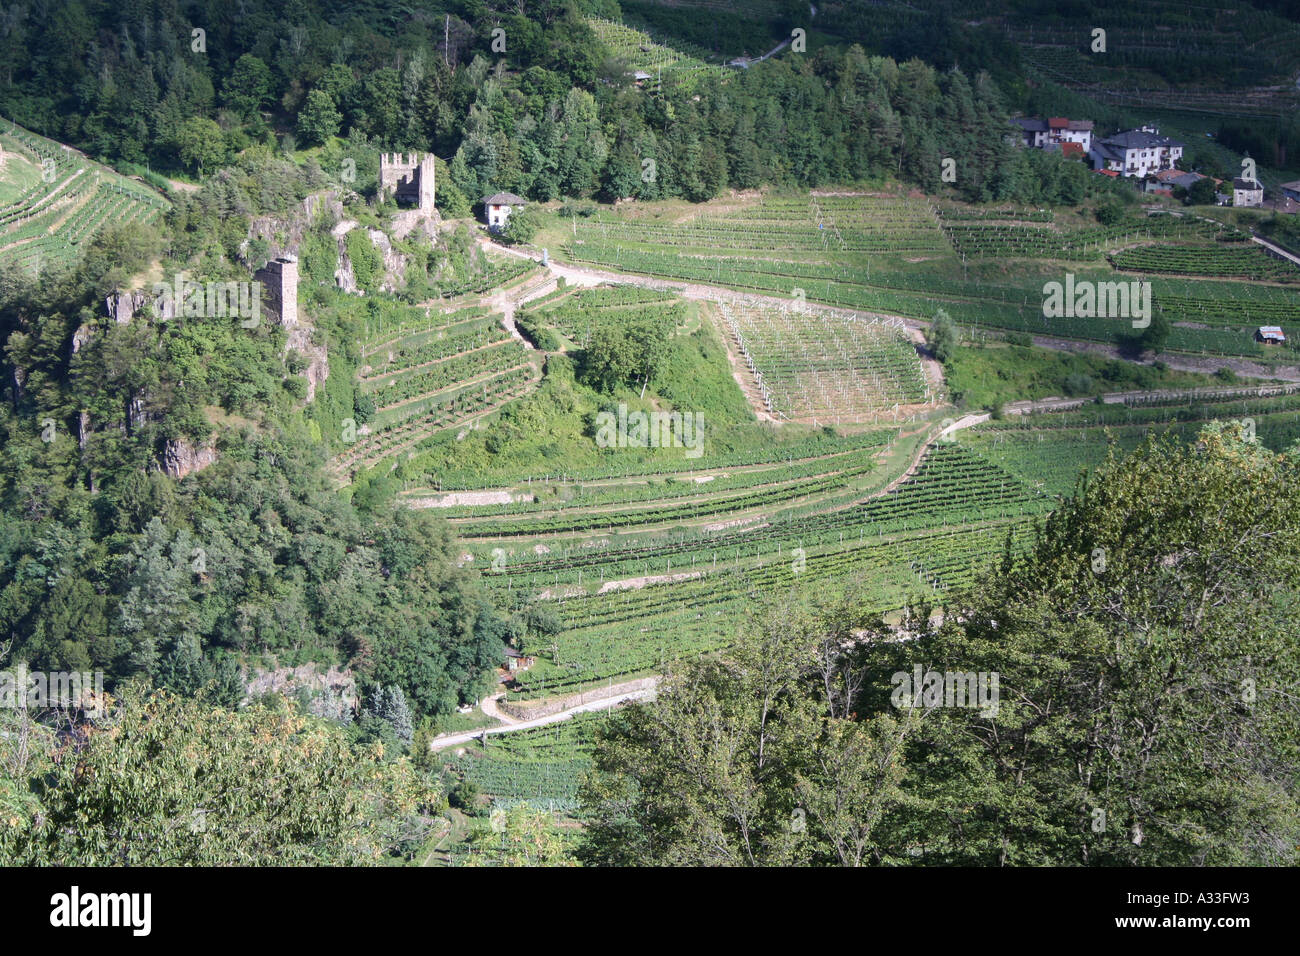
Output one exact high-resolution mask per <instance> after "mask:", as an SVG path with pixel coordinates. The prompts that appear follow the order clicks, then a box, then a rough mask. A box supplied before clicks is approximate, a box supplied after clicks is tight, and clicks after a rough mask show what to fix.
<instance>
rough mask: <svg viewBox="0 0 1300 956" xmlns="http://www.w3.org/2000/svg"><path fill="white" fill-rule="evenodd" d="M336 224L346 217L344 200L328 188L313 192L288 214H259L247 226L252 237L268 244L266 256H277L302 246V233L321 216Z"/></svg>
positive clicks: (287, 253) (293, 251)
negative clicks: (344, 215)
mask: <svg viewBox="0 0 1300 956" xmlns="http://www.w3.org/2000/svg"><path fill="white" fill-rule="evenodd" d="M322 215H323V216H324V217H325V219H326V222H327V223H328V224H330V225H333V224H334V223H335V222H337V221H338V220H339V219H341V218H342V217H343V203H342V202H340V201H339V196H338V194H337V193H336V192H335V191H334V190H332V189H327V190H323V191H321V192H318V193H312V194H311V195H310V196H308V197H307V198H306V199H304V200H303V201H302V202H301V203H299V204H298V205H297V206H296V207H294V209H293V211H292V213H290V214H289V215H288V217H287V218H286V217H285V216H258V217H257V218H256V219H254V220H253V221H252V222H251V223H249V226H248V237H249V239H250V240H251V239H261V240H262V241H263V242H265V243H266V245H267V257H268V258H270V259H278V258H280V257H282V256H285V255H289V254H291V253H296V252H297V251H298V250H299V249H300V248H302V240H303V236H305V235H306V234H307V230H308V229H310V228H311V227H312V225H313V224H314V223H315V222H316V219H317V217H318V216H322Z"/></svg>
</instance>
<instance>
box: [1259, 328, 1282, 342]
mask: <svg viewBox="0 0 1300 956" xmlns="http://www.w3.org/2000/svg"><path fill="white" fill-rule="evenodd" d="M1258 334H1259V335H1267V336H1272V337H1273V338H1279V339H1284V338H1286V333H1285V332H1283V331H1282V326H1280V325H1261V326H1260V327H1259V332H1258Z"/></svg>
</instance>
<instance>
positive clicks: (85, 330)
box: [72, 325, 95, 355]
mask: <svg viewBox="0 0 1300 956" xmlns="http://www.w3.org/2000/svg"><path fill="white" fill-rule="evenodd" d="M94 334H95V329H94V327H93V326H91V325H83V326H80V327H79V328H78V329H77V331H75V332H73V333H72V354H73V355H76V354H77V353H78V352H80V351H81V350H82V348H83V347H84V346H85V344H86V343H87V342H89V341H90V339H91V337H92V336H93V335H94Z"/></svg>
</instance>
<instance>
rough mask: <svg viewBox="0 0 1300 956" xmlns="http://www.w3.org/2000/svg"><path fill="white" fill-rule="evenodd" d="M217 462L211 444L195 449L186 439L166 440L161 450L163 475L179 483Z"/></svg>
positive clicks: (214, 449)
mask: <svg viewBox="0 0 1300 956" xmlns="http://www.w3.org/2000/svg"><path fill="white" fill-rule="evenodd" d="M216 460H217V449H216V448H215V447H214V446H213V445H212V444H211V443H209V444H204V445H199V446H198V447H195V445H194V443H193V442H191V441H190V440H189V439H187V438H171V439H168V441H167V444H166V446H165V447H164V448H163V460H162V470H163V472H164V474H167V475H169V476H170V477H172V478H175V479H176V480H177V481H180V480H181V479H182V478H184V477H185V476H186V475H192V474H194V472H196V471H202V470H203V469H204V468H207V467H208V466H209V465H211V464H213V463H215V462H216Z"/></svg>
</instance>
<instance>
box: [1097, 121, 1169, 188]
mask: <svg viewBox="0 0 1300 956" xmlns="http://www.w3.org/2000/svg"><path fill="white" fill-rule="evenodd" d="M1183 145H1184V144H1183V143H1180V142H1178V141H1177V140H1175V139H1170V138H1169V137H1168V136H1161V135H1160V131H1159V130H1158V129H1156V128H1155V127H1154V126H1143V127H1142V128H1141V129H1131V130H1126V131H1124V132H1123V133H1116V134H1115V135H1114V136H1107V137H1106V138H1105V139H1100V140H1097V142H1096V143H1095V145H1094V146H1093V148H1092V168H1093V169H1101V170H1105V171H1107V172H1116V173H1119V174H1120V175H1121V176H1147V175H1150V174H1151V173H1154V172H1158V171H1159V170H1162V169H1173V168H1174V166H1175V165H1176V164H1177V163H1178V160H1180V159H1182V158H1183Z"/></svg>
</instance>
